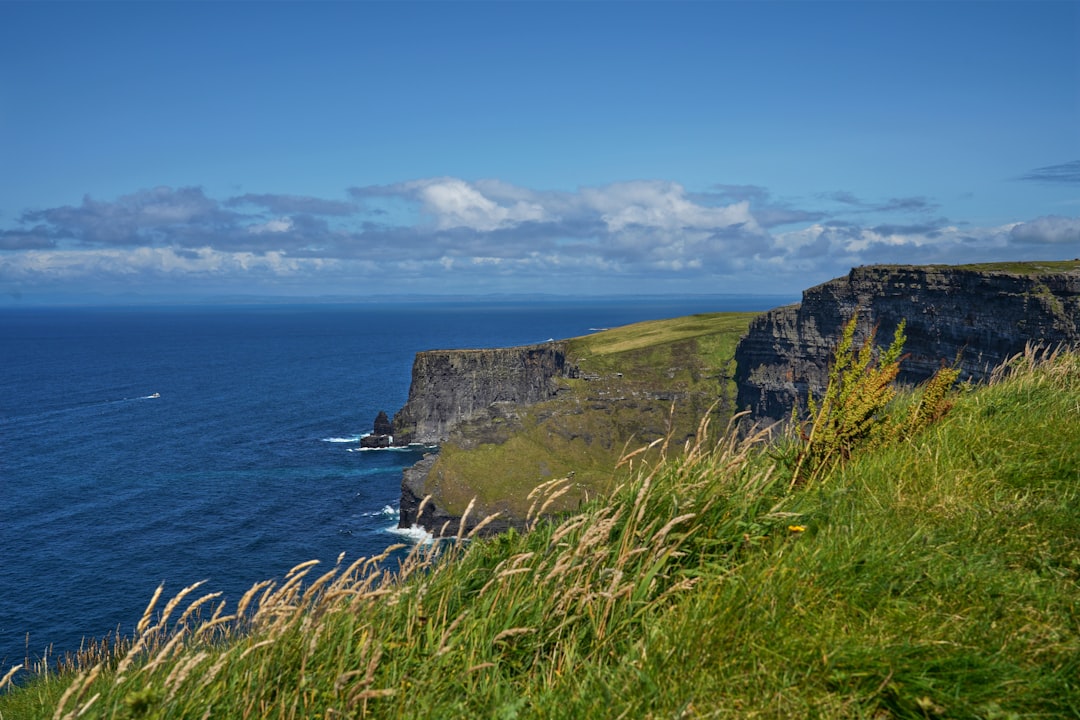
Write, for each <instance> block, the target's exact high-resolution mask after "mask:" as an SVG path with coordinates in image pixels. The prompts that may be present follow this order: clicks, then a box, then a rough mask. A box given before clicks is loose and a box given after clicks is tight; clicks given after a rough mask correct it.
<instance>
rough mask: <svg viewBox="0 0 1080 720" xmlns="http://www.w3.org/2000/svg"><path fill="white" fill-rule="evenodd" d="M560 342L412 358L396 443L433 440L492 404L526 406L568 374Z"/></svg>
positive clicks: (431, 353) (550, 393) (396, 421)
mask: <svg viewBox="0 0 1080 720" xmlns="http://www.w3.org/2000/svg"><path fill="white" fill-rule="evenodd" d="M575 373H576V368H575V367H574V366H573V364H569V363H567V360H566V346H565V343H561V342H547V343H542V344H540V345H526V346H522V347H513V348H497V349H487V350H428V351H425V352H420V353H417V354H416V359H415V360H414V361H413V368H412V382H411V384H410V386H409V399H408V401H407V402H406V403H405V406H404V407H403V408H402V409H401V410H399V411H398V413H397V414H396V415H394V431H395V433H396V434H395V444H400V445H407V444H409V443H423V444H437V443H440V442H443V441H444V440H446V439H447V437H449V434H450V431H451V430H452V429H453V428H454V427H455V426H456V425H458V424H459V423H462V422H464V421H467V420H470V419H472V418H474V417H476V416H477V415H479V414H481V413H484V412H486V411H487V410H488V409H489V408H490V407H491V406H492V405H496V404H498V403H507V404H510V405H529V404H532V403H537V402H541V401H543V400H549V399H551V398H553V397H555V395H556V394H557V392H558V383H557V382H556V380H557V379H558V378H561V377H573V376H574V375H575Z"/></svg>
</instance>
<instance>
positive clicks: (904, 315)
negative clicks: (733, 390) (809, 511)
mask: <svg viewBox="0 0 1080 720" xmlns="http://www.w3.org/2000/svg"><path fill="white" fill-rule="evenodd" d="M855 313H858V316H859V324H858V330H857V334H856V339H857V340H859V341H861V340H862V339H864V338H865V337H866V336H867V334H868V333H869V332H870V330H871V329H872V328H873V327H874V326H875V325H877V326H878V328H879V329H878V336H877V339H878V340H879V341H880V342H882V343H883V344H887V343H888V342H889V341H890V340H891V339H892V336H893V332H894V330H895V329H896V326H897V324H898V323H899V322H900V321H901V320H906V322H907V326H906V331H905V332H906V335H907V338H908V339H907V343H906V344H905V352H906V353H907V354H908V356H907V358H906V359H905V360H904V362H903V363H902V365H901V368H902V373H901V376H900V380H901V381H902V382H907V383H918V382H921V381H923V380H925V379H927V378H928V377H930V376H931V375H932V374H933V373H934V371H935V370H937V368H938V367H940V366H941V364H942V363H952V362H954V361H955V360H956V359H957V358H958V357H959V359H960V367H961V369H962V373H963V374H962V377H964V378H970V379H974V380H981V379H983V378H985V377H986V376H987V375H988V373H989V372H990V371H991V370H992V369H993V368H994V367H995V366H997V365H998V364H1000V363H1001V362H1003V361H1004V360H1006V359H1008V358H1009V357H1011V356H1012V355H1014V354H1016V353H1018V352H1020V351H1021V350H1023V349H1024V346H1025V345H1026V344H1027V343H1029V342H1035V343H1042V344H1049V345H1057V344H1062V343H1063V344H1066V345H1075V344H1077V343H1080V261H1069V262H1054V263H1011V264H999V265H969V266H871V267H861V268H855V269H853V270H852V271H851V272H850V273H848V275H847V276H846V277H842V278H837V279H835V280H830V281H829V282H826V283H824V284H822V285H818V286H817V287H813V288H810V289H809V290H806V291H805V292H804V293H803V297H802V302H801V303H799V304H797V305H790V306H786V307H782V308H777V309H775V310H771V311H770V312H767V313H764V314H763V315H760V316H759V317H757V318H756V319H755V320H754V321H753V322H752V323H751V325H750V329H749V332H748V333H747V335H746V336H745V337H744V338H743V339H742V341H740V343H739V345H738V347H737V348H736V351H735V360H736V363H737V366H738V369H737V371H736V384H737V386H738V399H737V402H738V406H739V407H740V408H748V409H750V411H751V413H752V415H753V416H754V417H755V418H756V419H758V420H761V421H768V420H777V419H783V418H785V417H787V416H788V415H789V413H790V411H791V408H792V405H793V404H794V403H795V402H796V400H798V401H799V402H803V401H805V398H806V394H807V390H808V389H812V390H813V391H814V392H815V393H820V392H822V391H823V389H824V385H825V382H826V379H827V376H828V363H829V360H830V358H831V355H832V350H833V348H834V346H835V343H836V341H837V339H838V338H839V335H840V331H841V327H842V326H843V324H844V323H845V322H847V321H848V320H849V319H850V318H851V316H852V315H853V314H855Z"/></svg>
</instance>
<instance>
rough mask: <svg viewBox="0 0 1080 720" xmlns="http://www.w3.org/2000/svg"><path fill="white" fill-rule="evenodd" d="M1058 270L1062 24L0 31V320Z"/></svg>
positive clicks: (530, 16)
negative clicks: (19, 312)
mask: <svg viewBox="0 0 1080 720" xmlns="http://www.w3.org/2000/svg"><path fill="white" fill-rule="evenodd" d="M1078 256H1080V3H1077V2H1058V3H1042V2H1036V1H1025V2H989V3H980V2H948V3H937V2H889V1H884V2H812V1H811V2H793V3H783V2H757V3H749V2H747V3H741V2H693V3H678V2H665V3H647V2H590V3H586V2H566V3H562V2H506V3H459V2H426V3H415V4H414V3H407V2H399V3H367V2H333V3H331V2H325V3H324V2H304V3H289V2H272V3H269V2H268V3H261V2H238V3H210V2H187V3H169V2H146V3H118V4H111V3H102V2H77V3H57V2H49V3H34V2H0V304H11V303H20V304H33V303H49V302H102V301H114V300H120V301H124V302H151V301H154V300H162V299H166V300H171V299H177V298H183V297H190V298H200V297H220V296H223V295H282V296H322V295H355V296H371V295H379V294H387V293H404V294H477V293H479V294H484V293H508V292H509V293H536V292H544V293H562V294H574V295H580V294H635V293H649V294H663V293H679V294H682V293H748V292H756V293H778V294H792V295H794V294H797V293H798V292H799V291H800V290H801V289H803V288H805V287H808V286H810V285H813V284H816V283H818V282H822V281H824V280H827V279H829V278H831V277H835V276H837V275H840V274H843V273H845V272H846V271H847V270H848V269H849V268H850V267H852V266H854V265H862V264H871V263H879V262H889V263H897V262H900V263H928V262H945V263H959V262H981V261H990V260H1012V259H1064V258H1072V257H1078Z"/></svg>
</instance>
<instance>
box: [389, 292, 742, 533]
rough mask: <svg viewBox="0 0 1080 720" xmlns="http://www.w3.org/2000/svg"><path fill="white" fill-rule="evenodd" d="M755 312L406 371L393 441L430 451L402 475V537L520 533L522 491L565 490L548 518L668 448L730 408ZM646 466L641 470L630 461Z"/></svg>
mask: <svg viewBox="0 0 1080 720" xmlns="http://www.w3.org/2000/svg"><path fill="white" fill-rule="evenodd" d="M753 315H754V313H714V314H706V315H697V316H690V317H686V318H676V319H673V320H660V321H652V322H647V323H641V324H638V325H632V326H627V327H624V328H616V329H613V330H607V331H604V332H598V333H595V334H592V335H588V336H584V337H580V338H572V339H570V340H564V341H558V342H547V343H543V344H541V345H531V346H525V347H516V348H502V349H492V350H451V351H429V352H422V353H419V354H418V355H417V356H416V360H415V361H414V363H413V372H412V385H411V387H410V389H409V398H408V401H407V403H406V404H405V406H404V407H403V408H402V409H401V411H400V412H398V413H397V415H396V416H395V418H394V422H393V430H394V443H395V444H399V445H406V444H411V443H423V444H437V445H438V446H439V452H438V453H437V454H434V453H432V454H429V455H427V456H426V457H425V458H424V460H422V461H421V462H420V463H418V464H417V465H415V466H413V467H411V468H409V469H407V470H406V471H405V472H404V474H403V477H402V484H401V504H400V511H401V513H400V525H401V526H402V527H409V526H411V525H413V524H416V523H417V510H418V508H419V505H420V503H421V502H422V500H423V498H425V497H428V496H430V500H429V501H428V503H427V504H426V505H425V506H424V512H423V514H422V516H421V517H420V519H419V524H421V525H423V526H424V527H425V528H427V529H428V530H431V531H432V532H435V533H439V532H440V530H441V528H442V527H443V525H444V524H445V523H447V522H448V523H449V532H450V533H451V534H452V533H454V532H456V531H457V529H458V525H459V521H460V519H461V516H462V513H463V512H464V510H465V508H466V507H467V506H468V505H469V504H470V503H471V502H473V501H475V505H474V509H473V511H472V512H471V513H470V515H469V517H468V518H467V522H466V523H465V527H466V529H469V528H471V527H472V526H473V525H474V524H475V523H477V522H479V521H480V520H482V519H483V518H485V517H487V516H488V515H491V514H493V513H499V520H498V521H496V522H494V523H493V524H491V525H487V526H485V527H486V528H487V530H488V531H499V530H502V529H505V528H506V527H509V526H521V524H522V523H523V521H524V519H525V517H526V515H527V514H528V510H529V507H530V505H531V500H530V499H529V497H528V496H529V493H530V491H532V490H533V488H535V487H536V486H537V485H538V484H540V483H543V482H546V481H550V480H556V479H559V478H565V479H566V481H567V484H566V487H564V488H563V489H562V494H561V495H560V496H559V497H558V498H557V499H556V500H553V504H551V505H549V506H548V507H549V512H562V511H564V510H568V509H572V508H574V507H576V506H577V504H579V503H580V502H584V501H585V500H587V499H588V498H590V497H596V495H598V494H602V493H605V492H607V491H608V490H610V486H611V483H612V481H613V469H614V468H615V465H616V464H617V462H618V459H619V457H620V456H621V455H622V454H623V453H624V452H626V450H627V448H628V447H630V448H631V449H634V448H637V447H639V446H641V445H646V444H648V443H649V442H651V441H653V440H655V439H657V438H662V437H671V438H674V439H675V442H677V443H678V444H679V445H681V444H682V442H683V440H685V439H686V438H687V437H690V436H692V435H693V434H694V432H695V431H696V430H697V428H698V425H699V423H700V421H701V419H702V417H703V416H704V415H705V414H706V413H709V412H712V413H713V420H714V421H715V424H716V426H717V427H721V428H722V427H724V425H725V424H726V422H727V420H728V418H730V416H731V414H732V412H733V408H734V400H735V387H734V383H733V382H732V374H733V371H734V365H733V362H732V356H733V354H734V351H735V343H736V342H737V341H738V338H739V337H741V336H742V335H743V333H745V332H746V328H747V326H748V324H749V322H750V318H751V317H753ZM639 459H643V458H639Z"/></svg>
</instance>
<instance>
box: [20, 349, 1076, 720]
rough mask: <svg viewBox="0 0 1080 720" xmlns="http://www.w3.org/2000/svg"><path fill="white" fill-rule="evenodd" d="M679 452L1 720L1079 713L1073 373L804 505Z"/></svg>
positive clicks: (845, 475)
mask: <svg viewBox="0 0 1080 720" xmlns="http://www.w3.org/2000/svg"><path fill="white" fill-rule="evenodd" d="M696 436H697V437H699V438H702V437H707V436H709V433H706V432H698V433H696ZM676 449H677V448H676V447H674V446H671V447H669V448H668V451H667V457H666V458H663V459H660V460H658V461H656V462H649V461H647V458H648V457H649V454H648V453H640V454H637V455H635V456H634V457H633V458H630V459H628V460H627V461H626V462H624V463H623V464H622V466H621V467H620V468H619V469H617V470H613V471H611V480H612V481H613V482H614V483H615V484H617V486H618V487H617V488H616V489H615V490H613V492H612V495H611V496H610V497H609V498H607V499H605V500H604V501H603V502H593V503H590V504H588V505H586V506H585V507H584V508H583V509H582V510H581V511H580V512H575V513H571V514H569V515H567V516H565V517H564V518H562V519H561V520H558V521H539V522H537V523H536V525H535V527H534V529H533V530H532V532H530V533H527V534H517V533H513V532H511V533H508V534H506V535H502V536H499V537H495V538H491V539H487V540H474V541H472V542H470V543H464V544H460V545H458V546H456V547H455V546H444V547H443V551H442V554H441V555H435V554H427V555H425V554H423V553H414V555H413V556H412V557H411V558H410V560H409V561H407V562H406V563H405V565H404V566H403V567H402V568H401V569H400V572H399V575H398V577H397V578H396V579H395V578H393V577H390V576H389V575H380V576H375V575H373V574H372V572H373V568H374V564H365V563H364V562H360V564H359V565H355V566H353V567H352V568H351V569H350V568H346V567H339V568H336V569H335V570H333V571H332V573H330V574H327V575H323V576H322V578H323V579H322V580H316V578H318V577H320V575H319V574H320V573H322V572H323V571H322V570H321V569H319V568H318V567H298V568H297V569H295V571H294V572H293V573H292V574H291V576H290V577H292V578H295V580H293V581H292V582H291V583H286V584H285V585H284V586H281V587H275V588H273V589H272V591H271V589H266V588H260V589H258V591H257V592H255V593H253V594H252V600H251V602H250V604H248V605H247V608H246V609H245V610H244V611H243V612H237V611H236V610H235V609H221V610H220V612H221V615H219V616H218V618H219V621H220V620H221V618H223V617H224V618H226V619H227V618H228V616H229V615H239V616H240V617H239V619H234V620H228V621H226V622H218V623H217V624H213V623H214V621H213V619H212V618H213V612H211V611H212V610H214V611H217V606H215V605H214V603H216V602H218V599H217V598H211V599H208V600H204V601H203V603H204V604H203V605H202V606H201V607H202V608H203V610H202V611H201V613H200V612H195V611H193V612H192V614H191V615H189V616H188V618H187V619H186V620H185V621H184V622H178V619H179V617H180V616H181V615H182V614H183V612H182V609H183V608H186V607H189V606H190V605H191V604H192V603H193V601H194V602H198V601H199V600H198V598H199V597H200V595H201V593H202V590H201V589H193V590H191V591H190V592H189V593H188V595H187V596H186V597H184V598H182V599H181V600H180V601H178V602H177V603H175V604H174V607H172V608H171V609H169V610H168V612H165V611H164V610H161V611H158V610H156V609H155V610H153V611H149V612H148V614H147V617H146V622H145V624H144V625H143V627H142V634H141V636H140V637H139V638H136V639H135V640H134V643H135V645H134V650H135V651H134V652H131V653H130V655H129V657H127V658H126V659H121V658H120V657H114V658H108V657H102V656H101V654H99V655H98V656H97V657H95V658H93V659H91V660H90V663H94V662H98V661H100V662H101V665H100V667H99V668H98V669H96V670H95V669H93V668H91V667H88V666H87V667H82V668H80V670H81V673H80V674H79V675H75V674H73V673H72V671H70V670H69V671H68V672H66V673H61V674H55V673H53V674H50V675H49V676H48V678H44V679H38V680H33V679H29V678H23V679H20V680H19V681H18V684H19V685H20V687H18V688H16V689H15V690H14V691H11V692H8V693H6V694H3V695H0V717H2V718H4V719H5V720H7V719H10V718H18V719H20V720H21V719H24V718H31V719H32V718H50V717H76V716H79V717H84V718H114V717H115V718H137V717H142V718H158V719H164V718H202V717H213V718H264V717H274V718H315V717H317V718H337V717H365V716H371V717H418V718H419V717H423V718H457V717H496V718H498V717H506V718H512V717H523V718H524V717H535V718H549V717H554V718H579V717H607V718H619V717H628V718H650V717H651V718H660V717H695V718H696V717H702V718H704V717H717V718H722V717H730V718H791V717H795V718H890V717H905V718H987V719H989V718H1036V717H1040V718H1051V717H1053V718H1059V717H1077V716H1078V715H1080V356H1078V355H1076V354H1062V355H1059V356H1057V357H1055V358H1053V359H1051V360H1050V361H1048V362H1046V363H1044V364H1042V365H1040V366H1037V367H1036V366H1034V364H1033V363H1031V362H1020V363H1018V364H1017V366H1016V367H1015V369H1014V371H1013V373H1012V376H1011V377H1009V378H1007V379H1005V380H1003V381H1000V382H997V383H996V384H994V385H992V386H990V387H984V388H979V389H976V390H973V391H971V392H968V393H965V394H963V395H962V396H961V397H959V398H958V400H957V403H956V405H955V406H954V408H953V409H952V411H951V412H950V413H949V414H948V415H947V416H946V417H945V418H944V419H943V420H941V421H940V422H939V423H937V424H935V425H932V426H930V428H928V429H927V430H925V431H924V432H922V433H921V434H919V435H916V436H914V437H912V438H910V439H907V440H902V441H900V440H898V441H896V442H894V443H892V444H889V445H886V446H884V447H879V448H877V449H875V450H873V451H872V452H863V453H859V452H856V454H855V455H854V456H853V457H852V458H851V459H850V460H849V461H848V462H847V463H846V464H843V465H841V466H838V467H837V468H836V469H834V470H833V471H832V472H830V473H829V474H827V475H825V476H824V477H823V479H822V480H821V481H820V482H817V483H813V484H810V485H807V486H805V487H798V488H796V489H795V490H790V491H789V489H788V486H789V483H788V478H787V477H785V476H784V472H785V471H784V469H783V467H782V466H780V467H778V466H777V465H776V463H775V461H774V460H773V458H774V456H775V454H776V451H775V450H774V449H772V448H770V447H769V446H766V445H763V444H761V443H755V442H754V441H753V439H749V440H747V441H746V442H742V443H736V442H734V441H730V440H729V441H726V442H723V443H719V444H715V445H714V444H712V443H711V442H710V443H708V444H705V443H699V444H696V445H693V444H692V445H691V446H690V447H689V448H687V449H686V452H676ZM657 451H659V448H654V451H653V452H654V453H655V452H657ZM558 491H559V486H558V485H557V484H554V485H551V486H549V487H548V488H547V492H548V493H551V494H554V493H557V492H558ZM376 580H377V582H376ZM102 581H103V582H106V581H107V579H104V578H103V579H102ZM157 607H161V602H160V601H159V602H158V605H157ZM163 614H164V615H165V616H166V617H165V618H164V619H162V615H163ZM174 638H178V639H175V640H174ZM127 652H128V651H127V650H126V649H124V648H122V649H121V650H120V655H124V654H125V653H127ZM90 663H88V665H89V664H90ZM65 694H66V698H64V697H63V696H64V695H65Z"/></svg>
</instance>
